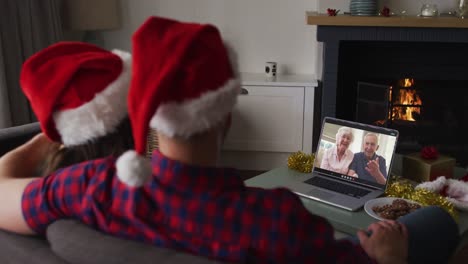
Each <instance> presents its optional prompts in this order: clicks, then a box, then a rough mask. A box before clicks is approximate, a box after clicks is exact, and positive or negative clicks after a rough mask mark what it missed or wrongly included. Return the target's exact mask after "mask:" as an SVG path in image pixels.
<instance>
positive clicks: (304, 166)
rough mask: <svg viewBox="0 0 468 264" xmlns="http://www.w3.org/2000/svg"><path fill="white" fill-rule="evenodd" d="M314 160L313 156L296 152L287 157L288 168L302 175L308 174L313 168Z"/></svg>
mask: <svg viewBox="0 0 468 264" xmlns="http://www.w3.org/2000/svg"><path fill="white" fill-rule="evenodd" d="M314 159H315V155H314V154H305V153H303V152H302V151H298V152H296V153H293V154H291V155H290V156H289V157H288V168H290V169H292V170H297V171H300V172H302V173H309V172H311V171H312V167H313V166H314Z"/></svg>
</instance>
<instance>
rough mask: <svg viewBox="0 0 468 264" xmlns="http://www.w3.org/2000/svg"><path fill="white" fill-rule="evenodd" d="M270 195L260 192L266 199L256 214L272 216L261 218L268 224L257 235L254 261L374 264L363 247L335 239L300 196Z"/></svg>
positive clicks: (280, 192)
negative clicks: (305, 205) (265, 213)
mask: <svg viewBox="0 0 468 264" xmlns="http://www.w3.org/2000/svg"><path fill="white" fill-rule="evenodd" d="M267 192H268V194H263V195H262V194H261V193H262V192H257V193H259V194H260V195H262V196H264V195H266V197H262V200H263V202H262V204H261V206H259V208H258V209H259V211H257V212H256V215H261V214H262V212H261V211H264V212H269V213H268V215H263V216H262V218H265V221H264V223H265V224H264V225H261V227H259V230H256V231H255V232H254V233H257V234H258V237H257V239H255V240H254V241H257V242H256V245H253V248H254V252H252V253H254V254H253V256H255V257H254V258H255V259H254V261H255V262H267V263H270V262H275V263H373V262H374V261H373V260H371V259H370V258H369V257H368V256H367V254H366V253H365V252H364V250H363V249H362V247H361V246H359V245H358V246H356V245H353V244H352V243H351V242H350V241H347V240H335V238H334V231H333V228H332V226H331V225H330V224H329V222H328V221H326V220H325V219H324V218H322V217H320V216H316V215H313V214H311V213H310V212H309V211H308V210H307V209H306V208H305V207H304V206H303V204H302V201H301V200H300V199H299V198H298V197H297V195H295V194H293V193H291V192H290V191H288V190H285V189H281V188H280V189H275V190H269V191H267ZM257 198H258V197H257ZM252 200H254V199H252ZM255 200H256V199H255ZM272 219H275V220H274V221H272ZM251 232H252V230H251Z"/></svg>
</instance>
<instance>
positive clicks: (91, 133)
mask: <svg viewBox="0 0 468 264" xmlns="http://www.w3.org/2000/svg"><path fill="white" fill-rule="evenodd" d="M130 63H131V56H130V54H129V53H127V52H123V51H118V50H114V51H112V52H110V51H107V50H104V49H101V48H99V47H97V46H95V45H91V44H87V43H81V42H59V43H56V44H54V45H51V46H50V47H48V48H45V49H44V50H41V51H39V52H38V53H36V54H34V55H33V56H31V57H30V58H29V59H27V60H26V62H25V63H24V65H23V68H22V71H21V76H20V82H21V88H22V89H23V92H24V94H25V95H26V97H27V98H28V99H29V101H30V103H31V106H32V109H33V111H34V113H35V114H36V117H37V119H38V120H39V122H40V125H41V128H42V131H43V133H44V134H45V135H47V137H48V138H49V139H51V140H52V141H55V142H58V143H61V144H62V145H63V147H62V148H61V149H60V150H59V151H58V153H55V154H53V155H52V157H51V158H50V162H49V164H48V165H46V167H47V168H46V171H53V170H54V169H55V168H59V167H63V166H67V165H71V164H74V163H77V162H81V161H85V160H89V159H94V158H99V157H103V156H107V155H109V154H117V155H118V154H120V153H121V152H123V151H124V150H125V149H128V148H131V144H130V145H129V144H127V143H128V142H126V141H128V140H130V141H131V138H132V137H131V133H127V132H125V131H127V130H129V129H127V128H126V127H129V124H128V120H127V121H125V119H126V118H128V111H127V94H128V89H129V85H130Z"/></svg>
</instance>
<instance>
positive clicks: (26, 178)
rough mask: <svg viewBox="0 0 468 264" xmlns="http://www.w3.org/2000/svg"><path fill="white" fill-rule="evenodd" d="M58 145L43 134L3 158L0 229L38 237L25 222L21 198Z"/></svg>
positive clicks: (0, 178) (1, 166) (0, 183)
mask: <svg viewBox="0 0 468 264" xmlns="http://www.w3.org/2000/svg"><path fill="white" fill-rule="evenodd" d="M56 147H57V145H56V144H55V143H52V142H51V141H49V140H48V139H47V138H46V137H45V136H44V135H43V134H39V135H37V136H35V137H34V138H32V139H31V140H30V141H28V142H26V143H25V144H23V145H21V146H19V147H17V148H16V149H13V150H12V151H10V152H8V153H6V154H5V155H3V156H2V157H1V158H0V193H1V195H2V203H1V204H0V228H1V229H5V230H9V231H12V232H16V233H21V234H34V232H33V230H31V228H29V226H28V225H27V223H26V221H25V220H24V217H23V213H22V208H21V199H22V194H23V191H24V189H25V187H26V186H27V185H28V184H29V183H30V182H31V181H33V180H34V179H35V178H34V177H35V176H36V175H35V174H36V171H37V168H38V166H39V165H40V164H41V162H42V161H43V159H44V157H45V156H46V155H47V153H48V152H49V151H53V150H54V149H55V148H56Z"/></svg>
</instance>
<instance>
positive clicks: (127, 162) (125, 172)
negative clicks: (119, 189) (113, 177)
mask: <svg viewBox="0 0 468 264" xmlns="http://www.w3.org/2000/svg"><path fill="white" fill-rule="evenodd" d="M115 166H116V168H117V177H119V179H120V181H121V182H123V183H125V184H126V185H128V186H132V187H140V186H142V185H144V184H145V183H146V182H147V181H148V180H149V179H150V178H151V175H152V168H151V162H150V160H149V159H148V158H146V157H144V156H141V155H138V153H137V152H136V151H134V150H129V151H126V152H125V153H124V154H122V155H121V156H120V157H119V158H118V159H117V162H116V164H115Z"/></svg>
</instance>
